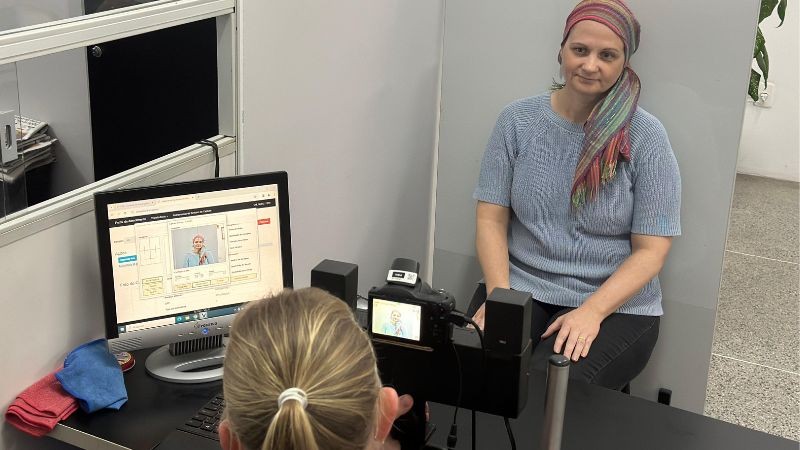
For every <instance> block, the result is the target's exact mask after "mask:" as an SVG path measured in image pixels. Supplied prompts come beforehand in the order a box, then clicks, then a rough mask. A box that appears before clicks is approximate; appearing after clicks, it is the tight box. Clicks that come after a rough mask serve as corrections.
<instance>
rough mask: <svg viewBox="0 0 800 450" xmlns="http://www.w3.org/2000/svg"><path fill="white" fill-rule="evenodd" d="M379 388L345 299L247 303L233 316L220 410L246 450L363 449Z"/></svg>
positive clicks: (287, 294) (315, 293)
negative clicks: (222, 405) (234, 317)
mask: <svg viewBox="0 0 800 450" xmlns="http://www.w3.org/2000/svg"><path fill="white" fill-rule="evenodd" d="M293 388H294V389H293ZM297 389H299V390H300V391H302V392H301V393H300V394H301V395H296V393H297V392H298V391H297ZM287 390H289V391H287ZM379 390H380V379H379V378H378V374H377V371H376V365H375V354H374V352H373V350H372V346H371V344H370V342H369V339H368V337H367V335H366V333H364V332H363V331H362V330H361V329H360V327H359V326H358V324H357V323H356V322H355V320H354V318H353V314H352V312H351V311H350V310H349V309H348V307H347V305H346V304H345V303H344V302H342V301H341V300H339V299H337V298H335V297H333V296H331V295H330V294H328V293H326V292H324V291H322V290H319V289H315V288H307V289H300V290H296V291H289V290H287V291H284V292H283V293H281V294H279V295H277V296H275V297H273V298H270V299H265V300H260V301H257V302H252V303H251V304H249V305H248V306H247V308H245V310H244V311H242V312H241V313H240V314H239V315H238V317H237V318H236V320H235V321H234V324H233V327H232V331H231V338H230V341H229V343H228V349H227V354H226V357H225V375H224V391H225V403H226V409H225V411H226V416H227V418H228V421H229V423H230V427H231V430H232V431H233V432H234V433H235V434H236V436H237V437H238V438H239V441H240V442H241V443H242V444H243V445H244V446H245V448H247V449H248V450H259V449H262V450H268V449H287V450H292V449H296V450H299V449H303V450H314V449H320V450H326V449H363V448H364V447H365V446H366V443H367V440H368V439H369V438H370V437H371V432H372V429H373V425H374V423H375V420H376V417H375V415H376V414H377V401H378V395H379ZM282 393H284V396H283V398H282V399H283V400H285V401H283V402H282V405H279V397H281V394H282ZM304 400H305V402H307V403H304Z"/></svg>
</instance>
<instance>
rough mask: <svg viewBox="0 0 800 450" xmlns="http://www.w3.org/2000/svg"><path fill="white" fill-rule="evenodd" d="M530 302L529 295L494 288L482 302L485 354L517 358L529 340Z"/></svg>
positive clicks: (527, 293)
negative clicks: (484, 308) (484, 317)
mask: <svg viewBox="0 0 800 450" xmlns="http://www.w3.org/2000/svg"><path fill="white" fill-rule="evenodd" d="M532 308H533V307H532V299H531V294H530V293H529V292H520V291H514V290H511V289H503V288H495V290H493V291H492V293H491V294H490V295H489V298H487V299H486V319H485V320H484V327H483V329H484V330H485V331H484V339H485V341H486V343H485V345H486V350H488V351H491V352H493V353H495V354H505V355H519V354H520V353H522V351H523V350H525V348H526V347H527V346H528V341H529V340H530V338H531V336H530V335H531V312H532Z"/></svg>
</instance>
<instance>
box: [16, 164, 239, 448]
mask: <svg viewBox="0 0 800 450" xmlns="http://www.w3.org/2000/svg"><path fill="white" fill-rule="evenodd" d="M233 169H234V158H233V156H227V157H225V158H222V159H221V161H220V173H221V174H222V175H223V176H224V175H231V174H233ZM210 177H213V165H208V166H204V167H201V168H198V169H195V170H192V171H190V172H187V173H185V174H183V175H181V176H180V177H177V178H175V179H173V180H170V181H187V180H195V179H201V178H210ZM96 239H97V238H96V232H95V223H94V214H93V213H87V214H83V215H81V216H78V217H76V218H74V219H72V220H69V221H67V222H64V223H61V224H59V225H56V226H54V227H51V228H48V229H46V230H44V231H42V232H40V233H37V234H35V235H33V236H29V237H26V238H24V239H21V240H19V241H16V242H13V243H11V244H9V245H6V246H4V247H0V261H2V262H3V263H2V266H0V267H2V270H0V286H2V294H0V297H2V301H0V317H2V318H3V319H4V320H3V329H2V333H1V334H0V337H2V339H0V340H2V342H3V345H0V361H2V371H1V372H0V373H2V375H1V376H2V382H0V410H2V411H3V412H5V410H6V408H8V405H9V404H10V403H11V402H12V401H13V400H14V398H15V397H16V395H17V394H18V393H19V392H21V391H22V390H23V389H25V388H26V387H27V386H29V385H30V384H32V383H33V382H35V381H36V380H38V379H39V378H41V377H42V376H44V375H46V374H47V373H48V372H52V371H53V370H55V369H56V368H57V367H58V366H59V365H60V364H63V361H64V356H65V355H66V354H67V353H68V352H69V351H70V350H72V349H73V348H75V347H77V346H78V345H80V344H82V343H84V342H87V341H89V340H92V339H96V338H98V337H103V336H104V335H105V331H104V330H105V328H104V319H103V306H102V300H101V293H100V274H99V263H98V261H97V240H96ZM50 448H52V449H56V448H63V449H66V448H74V447H71V446H67V445H66V444H63V445H62V444H59V443H56V442H55V441H53V440H52V439H34V438H31V437H29V436H28V435H26V434H24V433H22V432H20V431H18V430H17V429H15V428H13V427H11V426H9V425H8V424H7V423H6V422H5V421H2V423H0V449H4V450H34V449H35V450H40V449H50Z"/></svg>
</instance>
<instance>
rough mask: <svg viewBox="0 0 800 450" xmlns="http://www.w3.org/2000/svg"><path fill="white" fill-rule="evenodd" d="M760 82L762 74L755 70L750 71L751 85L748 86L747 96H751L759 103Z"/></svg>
mask: <svg viewBox="0 0 800 450" xmlns="http://www.w3.org/2000/svg"><path fill="white" fill-rule="evenodd" d="M760 82H761V74H760V73H758V72H756V71H755V70H753V69H750V84H749V85H748V86H747V95H749V96H750V98H752V99H753V101H754V102H757V101H758V100H759V98H758V84H759V83H760Z"/></svg>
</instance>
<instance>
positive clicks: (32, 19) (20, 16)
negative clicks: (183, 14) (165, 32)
mask: <svg viewBox="0 0 800 450" xmlns="http://www.w3.org/2000/svg"><path fill="white" fill-rule="evenodd" d="M165 1H169V0H59V1H46V2H45V1H42V0H0V33H2V32H6V31H9V30H14V29H17V28H23V27H30V26H33V25H41V24H45V23H48V22H55V21H57V20H64V19H72V18H80V17H82V16H84V15H89V14H95V13H102V12H106V11H111V10H115V9H119V8H129V7H134V6H139V5H143V4H148V3H163V2H165Z"/></svg>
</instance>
